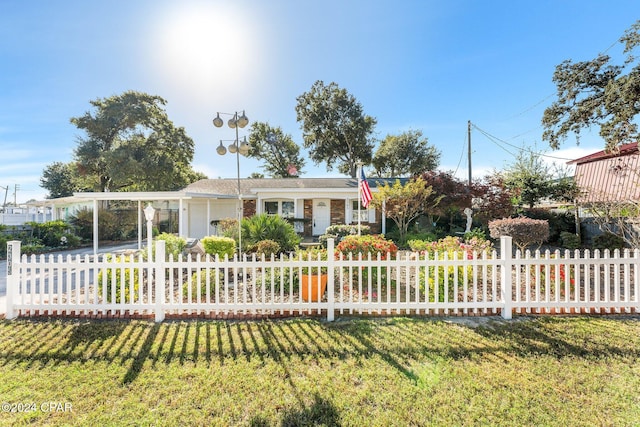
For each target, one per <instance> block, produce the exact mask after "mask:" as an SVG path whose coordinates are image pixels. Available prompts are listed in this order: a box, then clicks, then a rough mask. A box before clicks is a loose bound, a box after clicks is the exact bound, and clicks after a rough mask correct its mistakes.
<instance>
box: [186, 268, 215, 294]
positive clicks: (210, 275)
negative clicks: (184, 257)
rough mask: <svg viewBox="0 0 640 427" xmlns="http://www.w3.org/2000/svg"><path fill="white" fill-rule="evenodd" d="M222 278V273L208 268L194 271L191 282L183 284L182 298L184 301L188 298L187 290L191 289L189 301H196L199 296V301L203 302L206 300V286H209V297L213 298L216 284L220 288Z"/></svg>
mask: <svg viewBox="0 0 640 427" xmlns="http://www.w3.org/2000/svg"><path fill="white" fill-rule="evenodd" d="M198 274H199V275H200V281H199V282H198ZM223 280H224V277H223V273H222V272H221V271H219V270H217V269H215V268H209V269H204V270H200V272H198V271H196V272H194V273H193V274H192V275H191V281H189V282H187V283H185V284H184V286H183V287H182V296H183V297H184V298H185V299H188V298H189V289H191V301H190V302H194V301H197V300H198V294H199V295H200V301H205V300H206V298H207V284H209V296H211V297H213V296H215V291H216V283H218V286H221V285H222V283H223Z"/></svg>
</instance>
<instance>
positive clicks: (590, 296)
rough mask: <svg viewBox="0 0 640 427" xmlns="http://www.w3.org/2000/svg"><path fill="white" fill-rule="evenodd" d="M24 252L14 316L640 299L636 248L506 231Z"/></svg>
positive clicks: (440, 311) (545, 306)
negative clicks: (246, 251) (348, 251)
mask: <svg viewBox="0 0 640 427" xmlns="http://www.w3.org/2000/svg"><path fill="white" fill-rule="evenodd" d="M162 243H163V242H158V244H159V245H162ZM19 248H20V245H19V242H9V245H8V254H9V255H8V268H7V269H8V275H7V316H6V317H7V318H10V319H11V318H14V317H16V316H17V315H36V314H37V315H85V316H91V317H100V316H106V317H112V316H117V317H120V316H122V317H127V316H141V317H152V316H154V315H155V319H156V320H157V321H161V320H163V319H164V318H165V316H169V317H176V316H177V317H180V316H204V317H223V318H227V317H234V316H239V317H247V316H248V317H255V316H277V315H279V316H288V315H296V314H311V315H323V314H324V315H326V316H327V318H328V319H329V320H333V318H334V315H335V314H338V315H353V314H356V315H380V314H397V315H413V314H416V315H451V314H453V315H469V314H473V315H478V314H483V315H489V314H497V313H501V314H502V316H503V317H505V318H510V316H511V313H513V312H515V313H519V314H527V313H533V314H538V313H568V312H576V313H577V312H592V311H598V312H602V311H603V310H604V311H605V312H607V313H611V312H613V313H621V312H624V313H632V312H635V311H636V310H638V307H640V301H639V298H640V268H639V264H638V261H639V259H640V252H639V251H638V250H634V251H632V252H631V251H628V250H625V251H624V252H622V253H621V252H620V251H614V253H613V254H610V253H609V251H604V252H603V253H602V254H601V253H600V252H599V251H597V250H596V251H594V252H590V251H588V250H586V251H584V253H581V252H580V251H574V252H571V251H564V252H562V253H561V252H560V251H556V252H554V253H551V252H549V251H545V252H544V253H540V252H539V251H535V252H534V253H531V252H529V251H527V252H525V253H524V254H522V253H521V252H520V251H516V252H515V253H512V251H511V244H510V239H508V238H503V239H502V241H501V252H500V254H498V253H496V251H493V252H491V253H488V252H485V253H482V254H476V253H473V254H469V253H463V255H462V256H459V255H458V253H453V255H452V256H450V255H449V254H448V253H447V252H443V253H433V254H418V253H401V254H398V256H397V257H396V258H394V259H390V258H389V257H388V256H387V257H384V256H380V255H378V256H377V257H375V258H372V257H371V256H370V255H369V256H368V257H366V258H362V257H361V256H358V257H352V256H351V255H350V256H348V257H347V258H344V257H339V258H336V259H330V260H328V261H322V260H320V259H313V258H307V259H301V258H296V257H295V256H285V255H281V256H280V257H279V258H274V257H271V258H269V259H265V258H264V256H263V257H261V258H259V259H256V258H255V257H251V258H248V257H246V256H243V257H242V258H238V257H234V258H232V259H228V258H224V259H219V258H218V257H215V258H212V257H211V256H209V255H206V256H204V257H201V256H199V255H198V256H197V257H196V258H191V257H187V258H184V257H182V256H180V257H179V258H178V259H174V258H173V257H169V259H168V260H167V261H164V256H163V254H164V248H160V247H156V255H157V256H158V255H159V259H161V261H158V262H152V261H150V260H146V259H144V258H143V257H142V256H141V255H137V256H134V255H128V256H122V255H120V256H115V255H101V256H96V257H89V256H88V255H85V256H84V257H80V256H76V257H72V256H69V255H68V256H67V257H66V258H63V257H62V256H57V257H54V256H53V255H50V256H44V255H41V256H39V257H37V256H35V255H33V256H31V257H27V256H26V255H23V256H22V257H20V254H19ZM332 252H333V242H332V241H331V242H330V253H332ZM330 258H331V257H330ZM321 267H323V268H326V269H327V270H328V272H329V278H330V280H329V282H328V283H329V284H328V291H327V293H326V296H325V297H324V299H322V300H319V301H305V300H303V298H302V290H303V289H302V287H303V286H307V289H308V290H310V289H309V287H310V284H309V283H298V282H297V281H296V277H301V274H302V272H303V269H307V268H310V269H311V270H313V268H316V269H317V271H319V270H320V268H321Z"/></svg>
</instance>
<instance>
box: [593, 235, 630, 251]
mask: <svg viewBox="0 0 640 427" xmlns="http://www.w3.org/2000/svg"><path fill="white" fill-rule="evenodd" d="M593 247H594V249H609V250H610V251H613V250H615V249H622V248H624V239H623V238H622V237H620V236H618V235H617V234H613V233H609V232H606V233H602V234H600V235H598V236H596V237H594V238H593Z"/></svg>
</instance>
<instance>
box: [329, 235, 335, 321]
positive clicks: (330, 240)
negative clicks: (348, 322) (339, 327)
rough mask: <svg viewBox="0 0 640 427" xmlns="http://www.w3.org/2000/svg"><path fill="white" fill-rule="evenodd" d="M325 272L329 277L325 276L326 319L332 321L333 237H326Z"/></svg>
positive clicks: (333, 294) (333, 290)
mask: <svg viewBox="0 0 640 427" xmlns="http://www.w3.org/2000/svg"><path fill="white" fill-rule="evenodd" d="M327 261H328V266H327V273H328V274H329V277H328V278H327V279H328V280H327V303H328V304H327V321H328V322H333V320H334V315H335V313H334V312H335V306H336V299H335V289H334V287H335V283H334V282H335V267H336V266H335V264H336V260H335V250H334V240H333V238H330V239H327Z"/></svg>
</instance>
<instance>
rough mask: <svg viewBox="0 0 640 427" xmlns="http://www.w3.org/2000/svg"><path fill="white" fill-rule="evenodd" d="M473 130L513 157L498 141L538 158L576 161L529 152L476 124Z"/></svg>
mask: <svg viewBox="0 0 640 427" xmlns="http://www.w3.org/2000/svg"><path fill="white" fill-rule="evenodd" d="M472 125H473V128H474V129H476V130H478V132H480V133H481V134H483V135H484V136H486V137H487V138H488V139H489V140H490V141H491V142H493V143H494V144H496V145H497V146H498V147H500V148H502V149H503V150H504V151H506V152H507V153H509V154H511V155H512V156H514V157H516V155H515V154H513V153H511V152H509V151H508V150H507V149H505V148H504V147H502V146H501V145H500V144H498V143H497V142H496V141H500V142H501V143H502V144H505V145H508V146H509V147H513V148H515V149H517V150H519V151H525V152H527V153H530V154H535V155H536V156H540V157H547V158H550V159H556V160H566V161H570V160H574V159H569V158H566V157H560V156H551V155H549V154H544V153H540V152H537V151H533V150H529V149H528V148H524V147H518V146H516V145H513V144H510V143H508V142H507V141H505V140H502V139H500V138H498V137H497V136H494V135H491V134H490V133H489V132H487V131H485V130H482V129H480V128H479V127H478V126H476V125H475V124H472Z"/></svg>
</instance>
